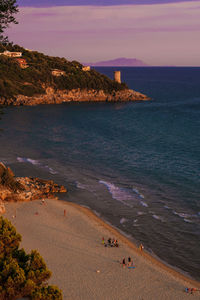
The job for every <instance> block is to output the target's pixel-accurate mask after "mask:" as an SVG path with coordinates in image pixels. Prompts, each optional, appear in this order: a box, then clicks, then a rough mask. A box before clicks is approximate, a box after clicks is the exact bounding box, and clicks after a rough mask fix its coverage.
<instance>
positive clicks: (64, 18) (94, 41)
mask: <svg viewBox="0 0 200 300" xmlns="http://www.w3.org/2000/svg"><path fill="white" fill-rule="evenodd" d="M36 3H39V5H38V6H37V5H35V4H36ZM72 3H73V5H72ZM139 3H140V4H139ZM161 3H162V4H161ZM19 4H20V12H19V14H18V15H17V18H18V21H19V24H18V25H13V26H12V27H11V28H10V29H9V30H8V35H9V37H10V39H12V40H13V41H14V42H15V43H18V44H21V45H23V46H24V47H25V48H29V49H35V50H38V51H42V52H44V53H46V54H49V55H55V56H63V57H66V58H67V59H69V60H73V59H76V60H79V61H81V62H94V61H99V60H106V59H113V58H117V57H130V58H138V59H142V60H143V61H145V62H146V63H148V64H149V65H185V66H200V0H196V1H191V0H190V1H180V0H177V1H176V0H173V1H172V0H171V1H170V0H166V1H165V0H162V1H161V0H149V1H147V0H140V1H138V0H135V1H134V0H132V1H131V0H123V1H120V0H115V1H114V0H101V1H99V0H98V1H97V0H93V1H92V0H82V1H81V0H73V1H72V0H54V1H53V0H48V1H47V0H32V1H31V0H19ZM25 4H26V5H27V6H26V7H25V6H24V5H25ZM33 4H34V6H33ZM70 4H71V5H70ZM97 4H98V5H97ZM105 4H106V5H105ZM108 4H109V5H108ZM47 6H48V8H47Z"/></svg>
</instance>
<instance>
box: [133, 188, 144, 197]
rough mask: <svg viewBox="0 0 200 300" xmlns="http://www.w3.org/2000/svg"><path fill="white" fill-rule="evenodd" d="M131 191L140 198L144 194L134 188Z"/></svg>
mask: <svg viewBox="0 0 200 300" xmlns="http://www.w3.org/2000/svg"><path fill="white" fill-rule="evenodd" d="M133 191H134V192H135V193H136V194H137V195H138V196H139V197H140V198H142V199H144V195H142V194H140V192H139V190H138V189H136V188H133Z"/></svg>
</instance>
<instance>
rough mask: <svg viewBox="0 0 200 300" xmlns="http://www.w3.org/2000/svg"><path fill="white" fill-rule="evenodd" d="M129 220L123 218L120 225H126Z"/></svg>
mask: <svg viewBox="0 0 200 300" xmlns="http://www.w3.org/2000/svg"><path fill="white" fill-rule="evenodd" d="M127 221H128V220H127V219H126V218H121V220H120V224H124V223H126V222H127Z"/></svg>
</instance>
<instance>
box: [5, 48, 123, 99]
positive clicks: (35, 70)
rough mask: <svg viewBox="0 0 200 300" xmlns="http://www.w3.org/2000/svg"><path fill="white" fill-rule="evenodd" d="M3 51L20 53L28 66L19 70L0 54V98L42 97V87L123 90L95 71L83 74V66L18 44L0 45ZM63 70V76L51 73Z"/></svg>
mask: <svg viewBox="0 0 200 300" xmlns="http://www.w3.org/2000/svg"><path fill="white" fill-rule="evenodd" d="M5 50H8V51H11V52H22V58H23V59H25V60H26V62H27V65H28V67H27V68H25V69H22V68H21V67H20V65H19V63H18V62H17V61H16V58H14V57H7V56H5V55H0V97H4V98H11V97H14V96H16V95H19V94H20V95H25V96H29V97H30V96H33V95H37V94H40V95H41V94H45V93H46V88H49V87H51V88H52V89H54V90H55V91H57V90H59V91H60V90H73V89H80V90H96V91H100V90H103V91H104V92H105V93H110V92H112V91H121V90H125V89H127V86H126V85H125V84H123V83H122V84H120V83H117V82H115V81H113V80H111V79H109V78H108V77H106V76H105V75H102V74H100V73H98V72H96V71H95V70H90V71H89V72H86V71H83V70H82V67H83V65H82V64H80V63H79V62H77V61H72V62H70V61H68V60H66V59H65V58H59V57H51V56H47V55H44V54H42V53H39V52H37V51H29V50H25V49H24V48H22V47H20V46H18V45H14V46H13V45H8V46H6V47H4V46H2V44H0V53H2V52H4V51H5ZM53 69H58V70H61V71H64V73H65V75H64V76H53V75H52V70H53Z"/></svg>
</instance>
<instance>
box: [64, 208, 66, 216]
mask: <svg viewBox="0 0 200 300" xmlns="http://www.w3.org/2000/svg"><path fill="white" fill-rule="evenodd" d="M64 217H66V209H64Z"/></svg>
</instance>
